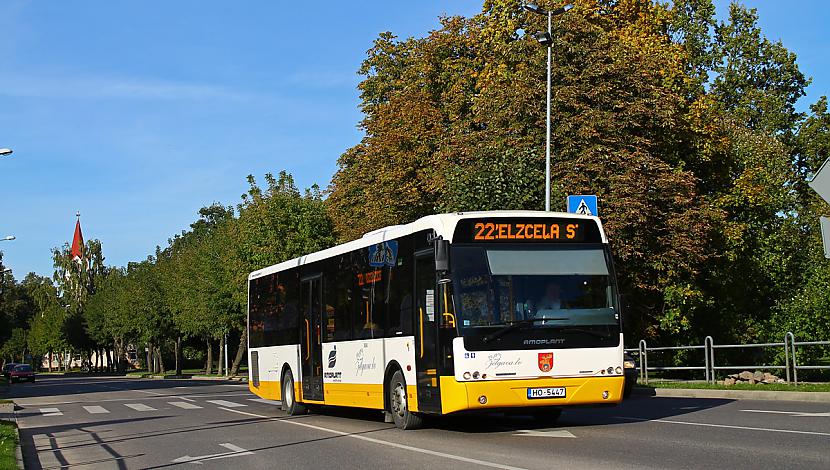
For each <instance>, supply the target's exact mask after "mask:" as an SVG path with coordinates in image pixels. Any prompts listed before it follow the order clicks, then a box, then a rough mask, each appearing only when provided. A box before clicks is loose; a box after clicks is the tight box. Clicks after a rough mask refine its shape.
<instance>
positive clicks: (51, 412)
mask: <svg viewBox="0 0 830 470" xmlns="http://www.w3.org/2000/svg"><path fill="white" fill-rule="evenodd" d="M40 413H41V414H42V415H43V416H63V413H61V410H59V409H57V408H41V409H40Z"/></svg>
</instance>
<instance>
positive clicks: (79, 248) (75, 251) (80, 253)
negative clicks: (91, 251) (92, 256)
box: [69, 212, 84, 261]
mask: <svg viewBox="0 0 830 470" xmlns="http://www.w3.org/2000/svg"><path fill="white" fill-rule="evenodd" d="M75 215H76V216H77V217H78V220H77V221H76V222H75V236H74V237H73V238H72V250H71V251H70V252H69V255H70V256H72V259H73V260H75V261H80V260H81V259H83V257H84V235H83V234H82V233H81V213H80V212H78V213H77V214H75Z"/></svg>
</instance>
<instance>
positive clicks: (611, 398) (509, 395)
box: [441, 376, 625, 414]
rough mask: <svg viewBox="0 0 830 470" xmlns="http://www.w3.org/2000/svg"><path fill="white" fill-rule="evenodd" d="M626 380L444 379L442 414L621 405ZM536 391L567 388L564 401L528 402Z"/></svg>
mask: <svg viewBox="0 0 830 470" xmlns="http://www.w3.org/2000/svg"><path fill="white" fill-rule="evenodd" d="M624 380H625V379H624V378H623V377H622V376H619V377H571V378H542V379H531V380H498V381H496V380H493V381H489V380H482V381H476V382H458V381H456V380H455V377H446V376H444V377H441V412H442V413H443V414H447V413H453V412H456V411H461V410H476V409H487V408H514V407H534V406H560V405H561V406H569V405H588V404H600V403H619V402H620V401H622V390H623V382H624ZM535 387H565V398H544V399H530V398H527V389H528V388H535ZM603 392H608V398H603V397H602V394H603ZM482 396H483V397H486V399H487V400H486V402H485V403H484V404H481V403H480V402H479V397H482Z"/></svg>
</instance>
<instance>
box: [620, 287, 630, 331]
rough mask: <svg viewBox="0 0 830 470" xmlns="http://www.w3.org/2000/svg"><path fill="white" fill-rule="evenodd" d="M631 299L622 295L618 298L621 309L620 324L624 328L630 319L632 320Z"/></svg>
mask: <svg viewBox="0 0 830 470" xmlns="http://www.w3.org/2000/svg"><path fill="white" fill-rule="evenodd" d="M628 302H629V297H628V296H627V295H625V294H620V295H619V296H618V297H617V304H618V305H619V307H620V323H621V324H622V325H623V326H624V325H625V324H626V323H628V320H629V318H631V314H630V313H629V306H628Z"/></svg>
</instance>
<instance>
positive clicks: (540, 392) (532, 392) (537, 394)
mask: <svg viewBox="0 0 830 470" xmlns="http://www.w3.org/2000/svg"><path fill="white" fill-rule="evenodd" d="M527 398H530V399H532V398H565V387H545V388H529V389H527Z"/></svg>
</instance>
